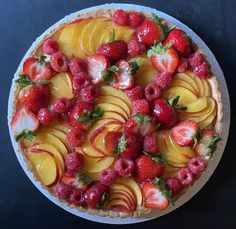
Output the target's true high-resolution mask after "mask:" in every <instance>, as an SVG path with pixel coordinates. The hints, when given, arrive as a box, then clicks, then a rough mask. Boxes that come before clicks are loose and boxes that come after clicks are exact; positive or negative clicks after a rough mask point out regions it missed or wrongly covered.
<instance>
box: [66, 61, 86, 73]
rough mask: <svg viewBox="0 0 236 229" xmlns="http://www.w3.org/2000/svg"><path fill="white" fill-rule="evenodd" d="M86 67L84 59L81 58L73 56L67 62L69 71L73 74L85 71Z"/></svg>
mask: <svg viewBox="0 0 236 229" xmlns="http://www.w3.org/2000/svg"><path fill="white" fill-rule="evenodd" d="M86 67H87V66H86V63H85V61H84V60H83V59H81V58H73V59H71V60H70V62H69V68H70V71H71V73H72V75H74V76H76V75H77V74H80V73H81V72H85V71H86Z"/></svg>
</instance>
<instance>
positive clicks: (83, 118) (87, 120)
mask: <svg viewBox="0 0 236 229" xmlns="http://www.w3.org/2000/svg"><path fill="white" fill-rule="evenodd" d="M77 121H78V122H89V121H90V118H89V116H80V117H79V118H77Z"/></svg>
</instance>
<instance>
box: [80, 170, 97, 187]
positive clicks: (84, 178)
mask: <svg viewBox="0 0 236 229" xmlns="http://www.w3.org/2000/svg"><path fill="white" fill-rule="evenodd" d="M77 179H78V181H79V182H80V183H81V184H82V185H89V184H91V183H92V182H93V179H92V178H91V177H89V176H87V175H86V174H85V173H84V172H82V171H79V172H78V173H77Z"/></svg>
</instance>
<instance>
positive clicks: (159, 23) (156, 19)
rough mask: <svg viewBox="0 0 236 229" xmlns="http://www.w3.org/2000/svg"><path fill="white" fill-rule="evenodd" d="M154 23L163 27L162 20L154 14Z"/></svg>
mask: <svg viewBox="0 0 236 229" xmlns="http://www.w3.org/2000/svg"><path fill="white" fill-rule="evenodd" d="M152 21H153V22H154V23H156V24H157V25H161V22H160V18H159V17H158V16H157V15H156V14H154V13H152Z"/></svg>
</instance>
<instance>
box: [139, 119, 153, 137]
mask: <svg viewBox="0 0 236 229" xmlns="http://www.w3.org/2000/svg"><path fill="white" fill-rule="evenodd" d="M156 127H157V124H156V121H154V120H153V121H150V122H147V123H145V124H142V125H140V126H139V135H140V136H142V137H145V136H147V135H151V134H153V133H154V132H155V131H156Z"/></svg>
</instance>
